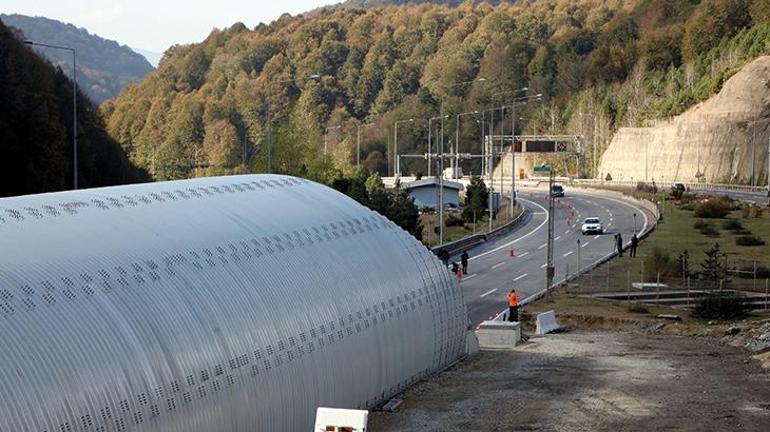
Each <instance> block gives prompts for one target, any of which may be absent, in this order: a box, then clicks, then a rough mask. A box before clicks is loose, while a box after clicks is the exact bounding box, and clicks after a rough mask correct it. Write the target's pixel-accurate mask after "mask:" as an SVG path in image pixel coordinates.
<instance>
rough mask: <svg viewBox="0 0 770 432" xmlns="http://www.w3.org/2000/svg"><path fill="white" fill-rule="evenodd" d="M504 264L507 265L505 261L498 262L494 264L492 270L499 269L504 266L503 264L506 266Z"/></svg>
mask: <svg viewBox="0 0 770 432" xmlns="http://www.w3.org/2000/svg"><path fill="white" fill-rule="evenodd" d="M504 265H505V262H501V263H497V264H495V265H493V266H492V270H494V269H497V268H500V267H502V266H504Z"/></svg>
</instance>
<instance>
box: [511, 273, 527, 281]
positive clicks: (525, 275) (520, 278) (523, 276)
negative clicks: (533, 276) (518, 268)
mask: <svg viewBox="0 0 770 432" xmlns="http://www.w3.org/2000/svg"><path fill="white" fill-rule="evenodd" d="M527 276H529V273H524V274H523V275H521V276H519V277H517V278H516V279H514V280H513V281H514V282H518V281H520V280H522V279H524V278H525V277H527Z"/></svg>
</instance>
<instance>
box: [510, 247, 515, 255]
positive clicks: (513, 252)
mask: <svg viewBox="0 0 770 432" xmlns="http://www.w3.org/2000/svg"><path fill="white" fill-rule="evenodd" d="M510 255H511V257H515V256H516V251H514V250H513V246H511V251H510Z"/></svg>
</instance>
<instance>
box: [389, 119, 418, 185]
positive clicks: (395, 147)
mask: <svg viewBox="0 0 770 432" xmlns="http://www.w3.org/2000/svg"><path fill="white" fill-rule="evenodd" d="M412 122H414V119H413V118H410V119H408V120H396V124H395V127H394V129H395V130H394V131H393V168H394V176H395V177H401V159H400V158H399V157H398V125H399V123H412Z"/></svg>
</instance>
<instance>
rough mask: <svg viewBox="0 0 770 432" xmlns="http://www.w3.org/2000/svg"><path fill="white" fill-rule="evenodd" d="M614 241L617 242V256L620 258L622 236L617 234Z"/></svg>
mask: <svg viewBox="0 0 770 432" xmlns="http://www.w3.org/2000/svg"><path fill="white" fill-rule="evenodd" d="M615 241H616V242H617V245H618V256H619V257H622V256H623V236H622V235H620V233H617V234H616V235H615Z"/></svg>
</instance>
